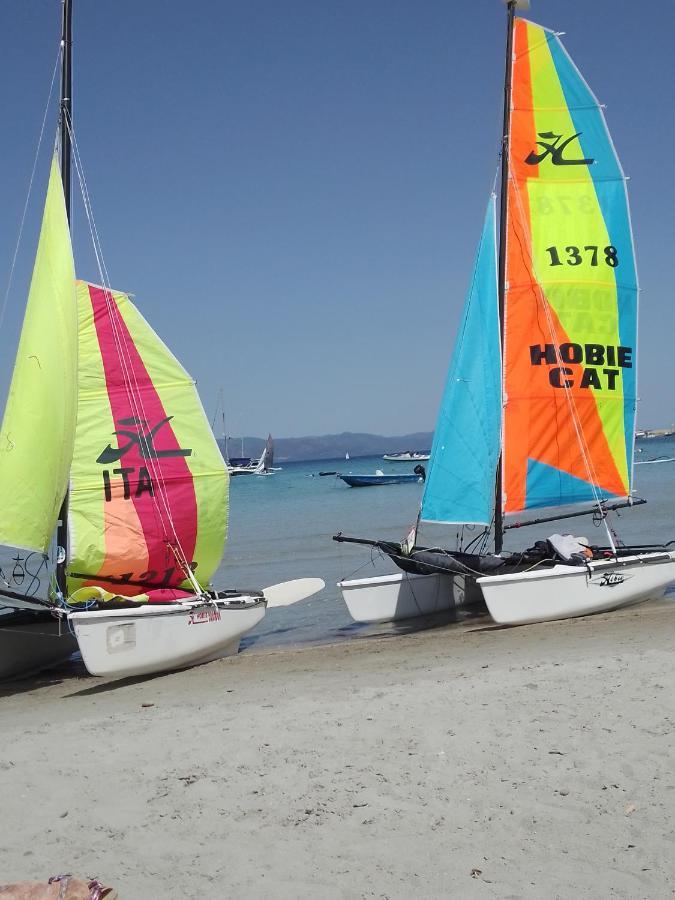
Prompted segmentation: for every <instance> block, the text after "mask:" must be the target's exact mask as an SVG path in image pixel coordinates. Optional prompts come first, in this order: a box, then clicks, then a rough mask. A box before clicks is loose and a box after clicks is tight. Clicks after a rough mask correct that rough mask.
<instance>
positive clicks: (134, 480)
mask: <svg viewBox="0 0 675 900" xmlns="http://www.w3.org/2000/svg"><path fill="white" fill-rule="evenodd" d="M71 22H72V0H63V26H62V42H61V47H62V57H63V58H62V78H61V101H60V117H59V129H58V141H57V148H58V154H57V155H56V154H55V156H54V158H53V159H52V163H51V169H50V174H49V182H48V187H47V195H46V200H45V206H44V214H43V219H42V228H41V232H40V239H39V244H38V248H37V253H36V258H35V264H34V269H33V277H32V281H31V287H30V294H29V298H28V303H27V306H26V313H25V317H24V322H23V328H22V332H21V338H20V341H19V347H18V350H17V356H16V363H15V366H14V372H13V376H12V383H11V387H10V391H9V398H8V401H7V407H6V410H5V416H4V419H3V423H2V429H1V431H0V543H2V544H4V545H7V546H10V547H18V548H28V549H30V550H34V551H38V552H40V553H46V552H47V551H48V549H49V547H50V543H51V541H52V536H53V534H54V531H55V530H56V533H57V538H56V541H57V552H56V571H55V573H54V575H55V579H54V586H53V589H52V590H51V591H50V593H49V595H48V596H47V597H46V598H41V599H36V598H35V597H29V596H24V595H22V594H21V592H20V591H13V590H12V591H10V590H9V589H3V590H1V591H0V608H1V609H2V610H3V611H4V610H11V614H10V615H9V616H8V615H7V614H6V613H3V620H2V627H1V628H0V671H1V672H2V674H3V675H4V676H5V677H8V676H17V675H20V674H27V673H28V672H31V671H35V670H37V669H41V668H44V667H46V666H48V665H51V664H53V663H54V662H55V661H58V660H59V659H62V658H63V657H64V656H68V655H69V654H70V653H71V652H72V650H73V649H74V648H75V646H79V649H80V651H81V653H82V658H83V660H84V663H85V666H86V667H87V669H88V670H89V672H90V673H91V674H94V675H107V676H113V677H127V676H132V675H142V674H148V673H152V672H161V671H167V670H171V669H176V668H184V667H187V666H192V665H196V664H199V663H203V662H207V661H209V660H211V659H215V658H217V657H220V656H224V655H228V654H230V653H235V652H237V649H238V647H239V640H240V638H241V636H242V635H243V634H245V633H246V632H247V631H250V629H251V628H253V627H254V626H255V625H256V624H257V623H258V622H259V621H260V620H261V619H262V617H263V616H264V614H265V610H266V608H267V607H268V606H285V605H289V604H290V603H293V602H296V601H297V600H298V599H301V598H303V597H306V596H310V595H311V594H313V593H315V592H316V591H317V590H320V589H321V588H322V587H323V582H322V581H321V580H320V579H298V580H296V581H290V582H286V583H283V584H281V585H272V586H269V587H267V588H264V589H262V590H253V591H238V590H218V589H214V587H213V586H212V584H211V581H212V577H213V575H214V573H215V571H216V569H217V568H218V566H219V565H220V560H221V556H222V553H223V550H224V545H225V537H226V530H227V513H228V474H227V467H226V465H225V460H224V459H223V456H222V454H221V452H220V449H219V447H218V444H217V442H216V440H215V437H214V435H213V431H212V429H211V427H210V426H209V422H208V420H207V419H206V416H205V414H204V410H203V408H202V405H201V402H200V400H199V397H198V394H197V391H196V388H195V384H194V381H193V379H192V378H191V377H190V376H189V375H188V373H187V372H186V371H185V369H183V367H182V366H181V364H180V363H179V362H178V360H177V359H176V357H175V356H174V355H173V354H172V353H171V352H170V351H169V349H168V348H167V347H166V346H165V345H164V343H163V342H162V341H161V339H160V338H159V337H158V335H157V334H156V333H155V332H154V331H153V330H152V329H151V327H150V325H149V324H148V323H147V322H146V321H145V319H144V318H143V317H142V316H141V315H140V313H139V311H138V309H137V308H136V307H135V306H134V304H133V303H132V301H131V299H130V297H129V296H128V295H127V294H125V293H123V292H121V291H116V290H113V289H112V288H111V286H110V284H109V283H108V278H107V272H106V270H105V268H104V267H103V266H102V265H101V266H100V270H99V276H100V284H93V283H90V282H85V281H76V279H75V269H74V262H73V252H72V246H71V237H70V194H71V191H70V185H71V162H72V161H74V162H75V167H76V173H77V176H78V180H79V181H80V184H81V185H84V183H85V182H84V178H83V174H82V168H81V166H82V164H81V158H80V155H79V152H78V150H77V143H76V140H75V135H74V131H73V122H72V115H71V110H72V105H71V104H72V96H73V94H72V78H71V48H72V39H71ZM82 194H83V202H84V206H85V210H86V213H87V218H88V220H89V222H90V223H93V216H92V212H91V206H90V203H89V196H88V194H87V192H86V190H85V189H84V188H83V190H82ZM91 232H92V240H93V242H94V246H95V248H96V251H97V253H96V256H97V259H99V260H101V259H102V258H103V256H102V254H101V253H100V245H99V244H98V237H97V232H96V229H95V228H94V227H93V225H92V227H91ZM57 523H58V528H57ZM32 613H35V614H37V615H38V616H41V617H42V618H43V619H44V620H45V621H46V622H47V623H53V625H52V631H53V632H59V633H60V636H56V635H55V634H46V633H45V631H46V629H43V635H42V640H41V642H38V641H37V640H35V641H32V640H31V638H32V637H33V636H35V635H34V633H35V632H36V631H37V627H34V624H35V623H33V624H32V625H31V624H30V623H28V622H27V620H26V616H27V615H30V614H32ZM7 619H10V620H11V621H9V622H8V621H6V620H7ZM12 621H14V622H16V625H15V626H13V625H12ZM39 624H42V620H41V621H40V623H39ZM27 626H28V627H27ZM73 633H74V637H73ZM47 638H51V640H47ZM75 638H76V641H77V644H76V643H75ZM23 644H25V649H22V645H23ZM55 648H56V649H55Z"/></svg>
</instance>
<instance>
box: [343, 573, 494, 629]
mask: <svg viewBox="0 0 675 900" xmlns="http://www.w3.org/2000/svg"><path fill="white" fill-rule="evenodd" d="M338 587H339V588H340V590H341V592H342V596H343V598H344V601H345V603H346V605H347V609H348V610H349V615H350V616H351V617H352V619H354V621H355V622H364V623H368V622H397V621H399V620H400V619H411V618H414V617H415V616H426V615H431V614H433V613H438V612H443V611H444V610H449V609H453V608H454V607H457V606H464V605H466V604H467V603H471V602H474V601H475V599H477V598H476V589H475V587H474V586H473V585H472V584H471V582H469V581H465V579H464V577H463V576H462V575H410V574H408V573H406V572H401V573H400V574H398V575H381V576H376V577H374V578H359V579H355V580H353V581H340V582H338Z"/></svg>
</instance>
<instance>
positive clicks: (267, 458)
mask: <svg viewBox="0 0 675 900" xmlns="http://www.w3.org/2000/svg"><path fill="white" fill-rule="evenodd" d="M236 462H237V463H239V461H238V460H237V461H236ZM231 463H232V461H231ZM228 471H229V473H230V475H234V476H236V475H271V474H272V472H277V471H279V470H278V469H275V468H274V441H273V440H272V435H271V434H268V435H267V441H266V442H265V446H264V447H263V452H262V455H261V456H260V459H258V460H249V461H248V462H245V461H242V464H230V466H229V467H228Z"/></svg>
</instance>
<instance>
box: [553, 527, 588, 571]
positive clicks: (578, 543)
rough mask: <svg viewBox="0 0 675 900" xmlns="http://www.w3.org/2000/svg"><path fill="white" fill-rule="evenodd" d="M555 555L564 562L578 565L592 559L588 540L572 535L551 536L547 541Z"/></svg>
mask: <svg viewBox="0 0 675 900" xmlns="http://www.w3.org/2000/svg"><path fill="white" fill-rule="evenodd" d="M548 542H549V544H550V545H551V547H552V548H553V550H554V551H555V553H556V554H557V555H558V556H559V557H560V558H561V559H562V560H564V561H565V562H569V563H572V564H573V565H579V564H581V563H584V562H585V561H586V560H587V559H593V551H592V550H591V548H590V546H589V541H588V538H585V537H574V535H572V534H552V535H551V536H550V537H549V539H548Z"/></svg>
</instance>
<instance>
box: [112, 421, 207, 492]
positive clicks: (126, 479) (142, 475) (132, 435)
mask: <svg viewBox="0 0 675 900" xmlns="http://www.w3.org/2000/svg"><path fill="white" fill-rule="evenodd" d="M172 419H173V416H166V417H165V418H164V419H161V420H160V421H159V422H158V423H157V424H156V425H154V426H152V427H151V428H150V427H148V422H147V421H146V420H145V419H139V418H137V417H136V416H132V417H131V418H127V419H120V420H119V424H120V425H124V426H126V427H125V428H120V429H118V430H116V431H114V432H113V434H115V435H116V436H117V438H118V445H119V446H117V447H113V446H112V444H108V446H107V447H106V448H105V450H103V452H102V453H101V454H100V455H99V456H98V458H97V460H96V462H97V463H100V464H101V465H103V466H105V465H109V464H111V463H116V462H119V461H120V460H122V459H123V457H125V456H126V455H127V454H128V453H130V452H131V451H132V450H136V451H137V452H138V455H139V456H140V458H141V459H166V458H167V457H186V456H191V455H192V450H191V449H189V448H188V449H183V448H181V447H174V448H170V449H168V450H158V449H157V448H156V447H155V444H154V441H155V437H156V436H157V434H158V432H159V431H160V429H161V428H163V427H164V426H165V425H168V424H169V422H170V421H171V420H172ZM132 428H133V429H135V430H131V429H132ZM119 438H123V439H126V442H125V443H123V442H122V441H120V440H119ZM111 475H119V476H121V478H122V496H123V498H124V499H125V500H130V499H131V497H132V494H133V496H134V497H135V498H138V497H142V496H143V494H145V493H147V494H149V495H150V496H151V497H154V495H155V488H154V485H153V482H152V478H151V476H150V472H149V471H148V467H147V466H138V467H136V466H120V467H119V468H117V469H112V470H108V469H104V470H103V473H102V476H103V493H104V496H105V500H106V502H107V503H109V502H110V501H111V500H112V498H113V484H112V482H111V479H110V476H111Z"/></svg>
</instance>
